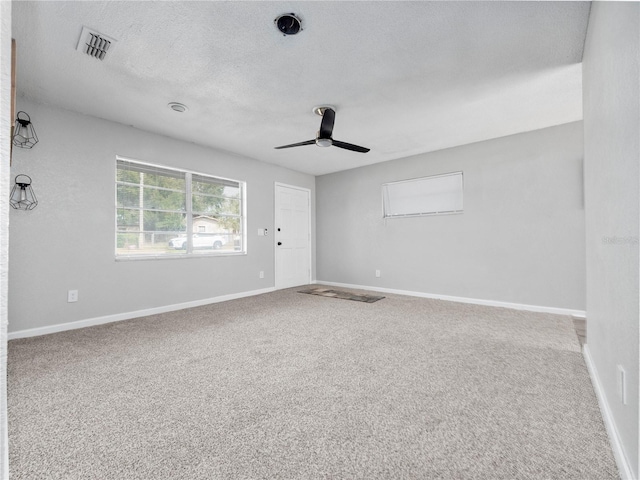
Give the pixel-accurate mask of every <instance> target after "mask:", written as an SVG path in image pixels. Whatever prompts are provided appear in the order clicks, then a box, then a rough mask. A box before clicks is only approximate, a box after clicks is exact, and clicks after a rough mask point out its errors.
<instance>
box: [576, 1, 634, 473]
mask: <svg viewBox="0 0 640 480" xmlns="http://www.w3.org/2000/svg"><path fill="white" fill-rule="evenodd" d="M639 17H640V5H639V4H638V3H636V2H633V3H618V2H594V3H593V4H592V7H591V17H590V20H589V29H588V32H587V41H586V45H585V53H584V60H583V76H584V80H583V89H584V130H585V134H584V135H585V204H586V254H587V257H586V258H587V263H586V271H587V277H586V278H587V335H588V337H587V342H588V345H589V354H590V356H591V359H592V362H593V364H594V366H595V369H596V371H597V375H598V377H599V379H600V382H601V386H602V390H603V393H604V395H605V397H606V399H607V403H608V405H609V407H610V410H611V414H612V416H613V419H614V423H615V426H616V429H617V431H618V434H619V436H620V440H621V443H622V446H623V450H624V452H625V455H626V457H627V461H628V464H629V467H630V469H632V474H633V478H638V475H639V474H640V470H639V466H638V408H639V407H638V362H639V355H638V334H639V332H638V323H639V311H638V288H639V284H638V271H639V256H638V234H639V232H638V230H639V228H638V221H639V215H640V212H639V207H638V205H639V201H640V198H639V194H638V192H639V190H640V170H639V164H640V147H639V140H638V136H639V132H640V120H639V116H640V100H639V94H638V90H639V88H640V81H639V78H640V68H639V55H640V49H639V42H640V28H639V24H640V20H639ZM616 365H622V366H623V368H624V369H625V370H626V373H627V380H628V384H627V386H628V394H627V399H628V404H627V405H623V404H622V402H621V401H620V399H619V398H618V395H617V389H616Z"/></svg>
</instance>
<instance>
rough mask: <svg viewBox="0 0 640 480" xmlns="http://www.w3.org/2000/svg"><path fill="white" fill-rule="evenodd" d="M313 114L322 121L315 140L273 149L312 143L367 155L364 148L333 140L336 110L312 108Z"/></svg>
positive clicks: (329, 107)
mask: <svg viewBox="0 0 640 480" xmlns="http://www.w3.org/2000/svg"><path fill="white" fill-rule="evenodd" d="M313 113H315V114H317V115H321V116H322V121H321V122H320V130H318V133H317V134H316V138H315V140H305V141H304V142H298V143H291V144H289V145H281V146H279V147H274V148H275V149H276V150H280V149H283V148H291V147H301V146H303V145H313V144H314V143H315V144H316V145H317V146H318V147H331V146H333V147H338V148H343V149H345V150H351V151H352V152H358V153H367V152H368V151H369V149H368V148H366V147H361V146H360V145H354V144H352V143H346V142H341V141H339V140H334V139H333V137H332V134H333V125H334V123H335V120H336V109H335V107H332V106H330V105H321V106H318V107H314V109H313Z"/></svg>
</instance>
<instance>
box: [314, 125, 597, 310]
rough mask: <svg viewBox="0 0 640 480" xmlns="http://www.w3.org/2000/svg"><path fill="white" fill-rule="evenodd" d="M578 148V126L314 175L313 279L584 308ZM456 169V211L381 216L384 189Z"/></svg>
mask: <svg viewBox="0 0 640 480" xmlns="http://www.w3.org/2000/svg"><path fill="white" fill-rule="evenodd" d="M582 143H583V138H582V123H581V122H577V123H571V124H566V125H562V126H558V127H553V128H548V129H544V130H539V131H534V132H530V133H523V134H519V135H513V136H509V137H504V138H500V139H497V140H491V141H486V142H481V143H476V144H472V145H467V146H463V147H457V148H451V149H447V150H442V151H438V152H433V153H429V154H424V155H418V156H415V157H411V158H406V159H401V160H395V161H390V162H385V163H380V164H376V165H372V166H368V167H362V168H357V169H353V170H348V171H345V172H340V173H335V174H330V175H324V176H321V177H317V179H316V188H317V193H316V196H317V202H318V203H317V245H318V276H317V278H318V281H329V282H337V283H349V284H356V285H366V286H374V287H381V288H391V289H400V290H407V291H414V292H421V293H427V294H440V295H451V296H458V297H467V298H474V299H482V300H490V301H500V302H513V303H520V304H527V305H536V306H544V307H557V308H569V309H577V310H584V308H585V298H584V289H585V286H584V268H585V267H584V210H583V192H582V157H583V150H582ZM459 170H462V171H463V172H464V213H463V214H460V215H443V216H428V217H416V218H397V219H388V220H386V221H385V220H383V218H382V198H381V184H382V183H385V182H391V181H395V180H403V179H410V178H416V177H421V176H427V175H435V174H440V173H447V172H453V171H459ZM376 269H379V270H381V272H382V275H381V277H380V278H375V276H374V273H375V270H376Z"/></svg>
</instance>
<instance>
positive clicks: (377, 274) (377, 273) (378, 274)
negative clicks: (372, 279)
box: [376, 270, 380, 278]
mask: <svg viewBox="0 0 640 480" xmlns="http://www.w3.org/2000/svg"><path fill="white" fill-rule="evenodd" d="M376 278H380V270H376Z"/></svg>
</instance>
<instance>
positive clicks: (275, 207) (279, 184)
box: [273, 182, 313, 290]
mask: <svg viewBox="0 0 640 480" xmlns="http://www.w3.org/2000/svg"><path fill="white" fill-rule="evenodd" d="M278 187H285V188H291V189H294V190H301V191H303V192H306V193H307V198H308V200H309V201H308V202H307V213H308V216H307V218H308V219H309V222H308V225H307V232H308V237H307V248H308V250H309V278H308V279H307V280H308V283H307V284H308V285H309V284H311V282H312V278H313V251H312V242H311V189H310V188H306V187H299V186H297V185H290V184H288V183H282V182H274V184H273V223H274V225H273V239H274V240H273V280H274V281H273V288H274V289H275V290H282V289H284V288H289V287H278V265H277V256H278V245H277V241H276V240H275V238H276V232H277V229H278V226H277V225H276V220H277V216H278V204H277V190H278Z"/></svg>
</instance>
